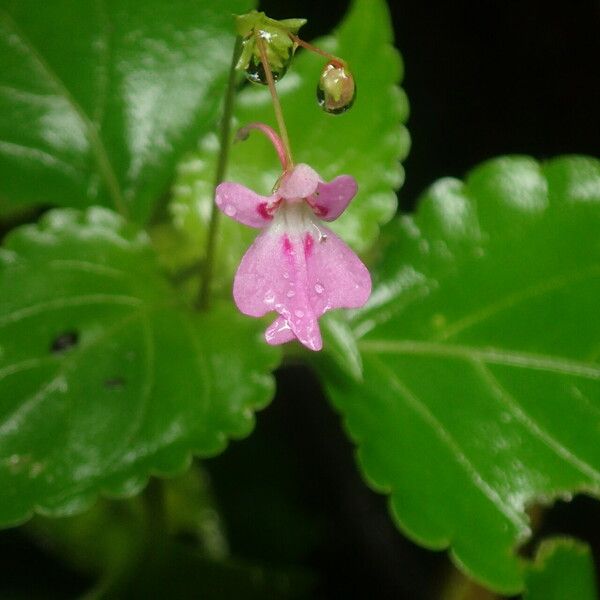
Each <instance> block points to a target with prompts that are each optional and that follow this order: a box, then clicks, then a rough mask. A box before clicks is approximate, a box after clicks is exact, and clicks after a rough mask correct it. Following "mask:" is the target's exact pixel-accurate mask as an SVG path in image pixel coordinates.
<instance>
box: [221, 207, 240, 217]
mask: <svg viewBox="0 0 600 600" xmlns="http://www.w3.org/2000/svg"><path fill="white" fill-rule="evenodd" d="M223 212H224V213H225V214H226V215H227V216H228V217H233V216H234V215H235V213H236V212H237V209H236V208H235V206H233V204H228V205H227V206H226V207H225V208H224V209H223Z"/></svg>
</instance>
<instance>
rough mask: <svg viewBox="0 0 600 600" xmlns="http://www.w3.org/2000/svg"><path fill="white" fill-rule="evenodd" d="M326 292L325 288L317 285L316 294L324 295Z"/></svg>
mask: <svg viewBox="0 0 600 600" xmlns="http://www.w3.org/2000/svg"><path fill="white" fill-rule="evenodd" d="M324 291H325V288H324V287H323V286H322V285H321V284H320V283H315V292H317V294H322V293H323V292H324Z"/></svg>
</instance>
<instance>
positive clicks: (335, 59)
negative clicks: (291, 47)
mask: <svg viewBox="0 0 600 600" xmlns="http://www.w3.org/2000/svg"><path fill="white" fill-rule="evenodd" d="M288 35H289V36H290V38H291V40H292V41H293V42H294V44H297V45H298V46H302V48H306V49H307V50H310V51H311V52H314V53H315V54H320V55H321V56H324V57H325V58H326V59H328V60H329V61H330V62H332V63H336V64H337V65H338V66H340V67H345V66H346V61H344V60H342V59H341V58H339V57H338V56H334V55H333V54H329V52H325V50H321V48H317V47H316V46H313V45H312V44H309V43H308V42H305V41H304V40H302V39H300V38H299V37H298V36H297V35H294V34H293V33H289V32H288Z"/></svg>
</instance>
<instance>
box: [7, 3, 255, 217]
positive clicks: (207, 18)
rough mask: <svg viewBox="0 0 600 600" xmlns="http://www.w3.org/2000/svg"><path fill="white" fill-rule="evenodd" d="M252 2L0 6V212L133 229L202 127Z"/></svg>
mask: <svg viewBox="0 0 600 600" xmlns="http://www.w3.org/2000/svg"><path fill="white" fill-rule="evenodd" d="M253 4H254V3H253V2H252V0H214V1H212V2H189V1H188V0H171V1H169V2H164V1H163V0H143V1H142V0H131V1H130V2H127V3H123V2H120V0H107V1H106V2H101V1H99V0H78V1H77V2H73V1H71V0H54V1H53V2H39V1H37V0H2V2H1V3H0V180H1V181H2V197H3V198H2V202H1V203H0V208H2V209H3V210H7V209H9V208H14V207H18V206H20V205H23V204H32V203H42V204H55V205H61V206H74V207H84V206H90V205H92V204H102V205H105V206H111V207H115V208H117V209H118V210H120V211H121V212H122V213H123V214H130V215H131V216H132V217H133V218H134V219H136V220H140V221H144V220H145V219H147V218H148V216H149V215H150V213H151V211H152V209H153V207H154V204H155V203H156V201H157V199H158V197H159V196H160V194H161V193H162V192H164V190H165V188H166V187H167V185H168V183H169V180H170V177H171V174H172V171H173V168H174V165H175V163H176V161H177V160H178V158H179V157H180V155H181V153H182V151H184V150H186V149H188V148H189V147H190V146H191V144H192V143H193V141H194V140H195V139H197V136H198V135H199V134H200V133H205V132H206V131H208V130H209V128H210V127H211V126H212V125H213V122H214V119H215V114H216V110H217V107H218V102H219V99H220V96H221V89H222V86H223V84H224V81H225V73H226V71H227V67H228V65H229V63H230V62H231V49H232V48H233V40H234V20H233V18H232V13H236V12H237V13H239V12H245V11H247V10H249V9H250V8H251V7H252V6H253Z"/></svg>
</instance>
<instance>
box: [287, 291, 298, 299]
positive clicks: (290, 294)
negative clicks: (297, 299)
mask: <svg viewBox="0 0 600 600" xmlns="http://www.w3.org/2000/svg"><path fill="white" fill-rule="evenodd" d="M295 295H296V292H295V291H294V290H290V291H289V292H288V293H287V294H286V296H287V297H288V298H293V297H294V296H295Z"/></svg>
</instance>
